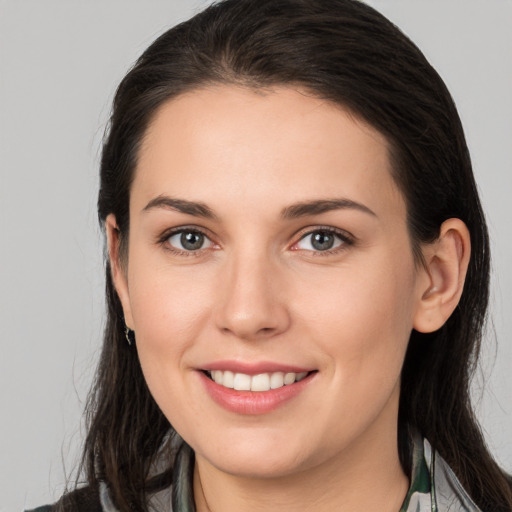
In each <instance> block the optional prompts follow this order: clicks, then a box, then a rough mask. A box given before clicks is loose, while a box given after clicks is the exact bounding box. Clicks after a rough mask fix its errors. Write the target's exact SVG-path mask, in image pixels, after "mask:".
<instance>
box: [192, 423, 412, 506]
mask: <svg viewBox="0 0 512 512" xmlns="http://www.w3.org/2000/svg"><path fill="white" fill-rule="evenodd" d="M390 430H391V432H389V434H388V438H387V439H386V440H384V439H383V438H382V437H381V436H375V435H370V434H371V433H370V432H369V433H368V434H369V435H365V436H363V437H364V439H361V440H360V441H358V442H357V443H355V445H352V446H351V447H350V449H347V450H346V451H344V452H343V453H341V454H338V455H337V456H335V457H332V458H330V459H328V460H324V461H323V462H322V463H320V464H318V465H316V466H313V467H309V468H307V469H304V470H302V471H300V472H294V473H293V474H290V475H284V476H279V477H276V478H252V477H244V476H238V475H232V474H228V473H225V472H223V471H220V470H218V469H217V468H215V467H214V466H213V465H211V464H210V463H209V462H208V461H206V460H205V459H203V458H201V457H200V456H197V454H196V466H195V472H194V496H195V501H196V507H197V512H219V511H222V512H232V511H233V512H234V511H236V512H258V511H264V510H265V511H266V510H279V512H292V511H293V512H297V511H308V510H314V511H315V512H327V511H333V510H337V511H340V512H343V511H350V512H362V511H364V512H371V511H375V512H377V511H378V512H398V511H399V510H400V506H401V505H402V502H403V500H404V497H405V495H406V493H407V490H408V486H409V480H408V478H407V476H406V475H405V474H404V472H403V470H402V467H401V465H400V461H399V457H398V448H397V437H396V428H395V429H390ZM393 431H394V432H393Z"/></svg>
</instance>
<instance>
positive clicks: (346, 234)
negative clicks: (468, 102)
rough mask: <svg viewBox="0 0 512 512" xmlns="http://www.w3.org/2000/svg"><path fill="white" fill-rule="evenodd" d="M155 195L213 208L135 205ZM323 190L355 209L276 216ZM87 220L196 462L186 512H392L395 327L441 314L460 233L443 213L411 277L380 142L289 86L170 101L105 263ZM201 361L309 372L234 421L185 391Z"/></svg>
mask: <svg viewBox="0 0 512 512" xmlns="http://www.w3.org/2000/svg"><path fill="white" fill-rule="evenodd" d="M162 196H168V197H172V198H177V199H180V200H187V201H193V202H196V203H201V204H203V205H206V206H207V207H208V209H209V210H210V211H211V212H212V213H213V215H214V216H213V217H211V218H206V217H204V216H200V215H197V214H193V212H189V213H183V212H180V211H177V210H176V209H173V208H169V207H166V206H162V205H153V207H151V206H150V207H148V204H150V203H151V201H154V200H155V198H159V197H162ZM340 198H342V199H344V200H349V201H352V202H355V203H357V204H359V205H363V207H364V208H359V207H353V206H349V207H344V208H336V209H333V210H330V211H324V212H321V213H318V212H317V213H314V212H309V213H308V214H306V215H303V216H300V217H293V218H290V217H289V216H288V217H286V216H284V217H283V210H285V209H286V208H288V211H290V206H291V205H294V204H298V203H305V202H310V201H317V200H333V199H340ZM365 208H366V209H368V210H370V211H371V212H370V211H364V209H365ZM196 213H197V212H196ZM191 227H193V228H194V229H196V230H200V231H202V232H204V233H205V235H206V236H207V238H205V242H204V245H203V246H202V248H201V249H199V250H196V251H188V252H187V251H186V250H184V248H183V247H182V246H180V237H179V236H173V237H172V238H170V233H169V230H171V229H173V228H188V229H190V228H191ZM326 227H328V228H329V229H334V230H338V231H339V233H340V234H341V235H342V236H343V239H342V238H336V244H335V245H337V247H336V248H335V249H333V250H331V251H319V250H316V249H315V248H314V247H313V246H312V245H311V237H310V233H311V232H314V231H315V230H316V231H317V232H318V230H321V229H325V228H326ZM106 228H107V235H108V238H109V249H110V257H111V263H112V268H113V278H114V283H115V285H116V288H117V291H118V294H119V296H120V299H121V302H122V304H123V309H124V314H125V318H126V322H127V325H128V326H129V327H130V328H132V329H134V331H135V334H136V340H137V341H136V347H137V350H138V355H139V358H140V362H141V365H142V369H143V372H144V375H145V378H146V380H147V383H148V386H149V389H150V390H151V393H152V394H153V396H154V398H155V400H156V401H157V403H158V405H159V406H160V408H161V409H162V411H163V413H164V414H165V415H166V417H167V418H168V419H169V421H170V422H171V423H172V425H173V426H174V427H175V428H176V430H177V431H178V432H179V433H180V434H181V435H182V437H183V438H184V439H185V440H186V441H187V442H188V443H189V444H190V445H191V446H192V447H193V449H194V450H195V453H196V467H195V478H194V493H195V499H196V504H197V507H198V510H199V511H207V510H210V511H212V512H213V511H223V512H226V511H228V512H229V511H231V510H233V511H234V510H237V511H256V510H270V509H273V508H274V509H275V508H276V507H278V509H279V510H280V511H292V510H293V511H297V510H315V511H324V510H325V511H328V510H330V511H332V510H350V511H359V510H361V511H363V510H364V511H371V510H375V511H377V510H378V511H381V512H382V511H387V510H389V511H397V510H399V508H400V505H401V503H402V501H403V499H404V496H405V494H406V491H407V488H408V485H409V483H408V478H407V476H406V475H405V474H404V473H403V471H402V469H401V466H400V463H399V460H398V452H397V443H396V438H397V428H396V424H397V414H398V400H399V394H400V371H401V366H402V363H403V359H404V356H405V351H406V348H407V343H408V339H409V336H410V332H411V330H412V329H413V328H416V329H418V330H420V331H424V332H429V331H432V330H435V329H437V328H439V327H440V326H441V325H442V324H443V323H444V321H445V320H446V319H447V318H448V316H449V315H450V314H451V311H452V310H453V308H455V306H456V304H457V302H458V299H459V297H460V294H461V292H462V286H463V282H464V275H465V271H466V268H467V261H468V259H469V235H468V233H467V229H466V228H465V226H464V224H463V223H462V222H461V221H459V220H457V219H450V220H449V221H446V222H445V223H444V224H443V226H442V228H441V234H440V237H439V240H438V241H437V242H436V243H434V244H431V245H429V246H426V247H424V248H423V253H424V258H425V265H420V264H418V263H417V262H416V261H415V260H414V257H413V253H412V250H411V241H410V238H409V234H408V230H407V224H406V205H405V203H404V199H403V197H402V194H401V193H400V191H399V189H398V188H397V186H396V184H395V182H394V180H393V178H392V177H391V169H390V163H389V157H388V145H387V141H386V140H385V138H384V137H383V136H382V135H381V134H380V133H379V132H377V131H376V130H375V129H373V128H372V127H370V126H368V125H367V124H365V123H363V122H362V121H360V120H359V119H357V118H355V117H354V116H352V115H350V114H349V113H347V112H346V111H344V110H343V109H342V108H341V107H339V106H337V105H334V104H332V103H329V102H326V101H323V100H320V99H318V98H314V97H312V96H311V95H308V94H306V93H305V92H304V91H299V90H294V89H292V88H288V87H281V88H276V89H273V90H272V91H266V92H262V91H254V90H249V89H245V88H241V87H235V86H217V87H209V88H204V89H199V90H195V91H193V92H189V93H186V94H183V95H181V96H179V97H177V98H175V99H172V100H170V101H169V102H168V103H166V104H165V105H163V106H162V107H161V108H160V109H159V110H158V111H157V113H156V116H155V118H154V119H153V122H152V123H151V125H150V127H149V128H148V131H147V133H146V136H145V139H144V143H143V145H142V148H141V151H140V154H139V161H138V166H137V170H136V174H135V179H134V182H133V185H132V191H131V198H130V235H129V240H128V250H127V254H126V255H125V257H124V258H121V257H120V255H119V238H118V232H117V230H116V222H115V218H114V217H113V216H112V215H111V216H109V218H108V219H107V225H106ZM219 360H232V361H241V362H258V361H272V362H277V363H281V364H289V365H296V366H300V367H306V368H309V369H314V370H316V373H315V375H314V378H313V379H311V380H310V382H309V383H308V384H307V386H305V388H304V389H303V391H302V392H301V393H300V394H299V395H297V396H296V397H294V398H293V399H292V400H290V401H288V402H286V403H285V404H283V405H281V406H280V407H278V408H277V409H276V410H273V411H271V412H268V413H265V414H260V415H247V414H237V413H234V412H230V411H227V410H225V409H224V408H222V407H220V406H219V405H218V404H217V403H215V402H214V401H213V400H212V399H211V397H210V396H209V395H208V393H206V392H205V389H204V386H203V385H202V383H201V382H200V381H201V378H200V375H199V372H198V370H199V369H201V368H205V367H206V366H207V364H208V363H211V362H213V361H219ZM369 489H371V492H368V490H369Z"/></svg>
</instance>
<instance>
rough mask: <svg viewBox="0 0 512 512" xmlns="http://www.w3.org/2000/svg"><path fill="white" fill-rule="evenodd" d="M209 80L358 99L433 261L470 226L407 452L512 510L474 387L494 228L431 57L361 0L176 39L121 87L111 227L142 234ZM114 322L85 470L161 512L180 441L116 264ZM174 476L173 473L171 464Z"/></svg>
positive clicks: (124, 502)
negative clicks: (446, 237)
mask: <svg viewBox="0 0 512 512" xmlns="http://www.w3.org/2000/svg"><path fill="white" fill-rule="evenodd" d="M208 84H238V85H242V86H247V87H252V88H267V87H272V86H274V85H283V84H285V85H286V84H289V85H291V86H299V87H301V88H303V89H306V90H308V91H310V92H311V93H312V94H314V95H316V96H319V97H322V98H325V99H328V100H331V101H333V102H335V103H337V104H340V105H343V106H344V107H345V108H347V109H349V110H350V111H351V112H352V113H353V114H354V115H356V116H358V117H360V118H362V119H364V120H365V121H367V122H368V123H370V124H371V125H372V126H374V127H375V128H376V129H377V130H379V131H380V132H381V133H382V134H384V135H385V136H386V138H387V140H388V142H389V145H390V148H391V157H392V168H393V172H394V178H395V180H396V182H397V183H398V185H399V187H400V189H401V191H402V193H403V195H404V197H405V199H406V203H407V211H408V226H409V230H410V235H411V240H412V243H413V248H414V249H415V252H416V256H417V257H419V251H418V247H419V245H420V243H422V242H429V241H433V240H435V239H436V238H437V236H438V234H439V228H440V226H441V223H442V222H443V221H444V220H446V219H448V218H451V217H457V218H459V219H462V220H463V221H464V222H465V223H466V225H467V227H468V229H469V231H470V234H471V243H472V256H471V261H470V264H469V270H468V274H467V279H466V283H465V287H464V292H463V294H462V298H461V300H460V303H459V306H458V307H457V309H456V310H455V312H454V313H453V315H452V316H451V317H450V319H449V320H448V321H447V322H446V324H445V325H444V326H443V327H442V328H441V329H440V330H438V331H436V332H434V333H432V334H428V335H425V334H419V333H417V332H414V331H413V332H412V334H411V338H410V343H409V348H408V352H407V355H406V358H405V362H404V366H403V372H402V386H401V396H400V410H399V440H398V444H399V451H400V457H401V462H402V465H403V467H404V469H405V470H406V471H409V470H410V458H409V452H408V438H409V433H410V432H411V431H416V430H417V431H419V432H420V433H421V434H422V435H424V436H425V437H427V438H428V439H429V440H430V442H431V443H432V445H433V446H434V447H435V448H436V449H437V450H438V451H439V452H440V453H441V455H442V456H443V457H444V458H445V459H446V460H447V461H448V463H449V464H450V466H451V467H452V468H453V470H454V472H455V473H456V475H457V476H458V478H459V479H460V481H461V482H462V484H463V485H464V486H465V487H466V489H467V490H468V492H469V493H470V495H471V496H472V498H473V499H474V500H475V502H476V503H477V504H478V505H479V506H480V507H481V508H482V509H486V510H492V511H493V512H498V511H501V510H503V511H505V510H507V511H509V510H511V508H512V492H511V489H510V482H509V481H508V479H507V477H506V475H504V473H503V472H502V471H501V470H500V468H499V467H498V466H497V465H496V463H495V461H494V460H493V459H492V457H491V456H490V454H489V452H488V450H487V448H486V446H485V443H484V440H483V437H482V434H481V432H480V429H479V427H478V425H477V422H476V420H475V417H474V414H473V410H472V407H471V402H470V394H469V382H470V378H471V375H472V372H473V371H474V368H475V364H476V361H477V357H478V353H479V348H480V342H481V337H482V331H483V326H484V321H485V317H486V309H487V302H488V283H489V246H488V236H487V230H486V224H485V220H484V216H483V213H482V209H481V205H480V201H479V198H478V193H477V189H476V185H475V182H474V178H473V174H472V169H471V162H470V157H469V153H468V150H467V147H466V142H465V139H464V134H463V130H462V127H461V123H460V119H459V116H458V114H457V111H456V108H455V105H454V103H453V101H452V99H451V97H450V94H449V92H448V91H447V89H446V87H445V85H444V83H443V81H442V80H441V78H440V77H439V75H438V74H437V73H436V71H435V70H434V69H433V68H432V67H431V66H430V64H429V63H428V62H427V60H426V59H425V58H424V56H423V55H422V53H421V52H420V50H418V48H417V47H416V46H415V45H414V44H413V43H412V42H411V41H410V40H409V39H408V38H407V37H406V36H405V35H404V34H403V33H402V32H401V31H400V30H399V29H397V27H395V26H394V25H393V24H392V23H391V22H389V21H388V20H387V19H386V18H384V17H383V16H382V15H380V14H379V13H378V12H376V11H375V10H374V9H372V8H371V7H369V6H367V5H365V4H364V3H362V2H359V1H357V0H225V1H223V2H219V3H215V4H213V5H211V6H210V7H208V8H207V9H205V10H204V11H203V12H201V13H199V14H198V15H196V16H194V17H193V18H192V19H190V20H189V21H187V22H185V23H182V24H180V25H178V26H176V27H174V28H172V29H171V30H169V31H168V32H166V33H164V34H163V35H162V36H160V37H159V38H158V39H157V40H156V41H155V42H154V43H153V44H152V45H151V46H150V47H149V48H148V49H147V50H146V51H145V52H144V54H143V55H142V56H141V57H140V58H139V60H138V61H137V62H136V64H135V65H134V67H133V68H132V69H131V70H130V71H129V72H128V74H127V75H126V77H125V78H124V79H123V81H122V82H121V84H120V86H119V88H118V90H117V93H116V96H115V100H114V105H113V112H112V116H111V120H110V125H109V129H108V133H107V136H106V138H105V141H104V147H103V154H102V160H101V184H100V192H99V199H98V213H99V220H100V223H101V224H102V225H103V224H104V221H105V219H106V217H107V215H109V214H110V213H113V214H114V215H115V217H116V220H117V224H118V227H119V230H120V236H121V240H124V241H126V239H127V237H128V236H129V216H128V204H129V195H130V186H131V183H132V180H133V175H134V172H135V170H136V167H137V154H138V150H139V146H140V143H141V140H142V138H143V136H144V133H145V130H146V127H147V126H148V123H149V122H150V120H151V119H152V117H153V116H154V115H155V112H156V110H157V109H158V108H159V107H160V106H161V105H162V104H163V103H164V102H166V101H168V100H169V99H170V98H173V97H176V96H177V95H179V94H180V93H183V92H185V91H190V90H193V89H194V88H198V87H202V86H206V85H208ZM106 288H107V291H106V293H107V307H108V316H107V325H106V329H105V338H104V345H103V352H102V355H101V360H100V364H99V368H98V374H97V377H96V380H95V384H94V388H93V390H92V392H91V395H90V399H89V403H88V408H87V420H88V434H87V438H86V443H85V450H84V459H83V467H84V469H85V472H86V476H87V480H88V482H89V485H91V486H92V487H96V486H97V484H98V481H99V480H106V481H107V482H108V484H109V487H110V490H111V492H112V497H113V499H114V501H115V503H116V505H117V506H118V507H119V509H120V510H123V511H124V510H141V511H146V510H147V492H148V475H149V472H150V468H151V466H152V464H153V463H154V462H155V460H156V458H158V457H159V456H160V455H161V452H162V450H164V451H165V450H167V446H168V444H169V439H170V438H172V436H173V435H175V433H174V431H173V429H172V426H171V425H170V424H169V423H168V421H167V420H166V418H165V417H164V415H163V414H162V412H161V411H160V410H159V408H158V406H157V405H156V403H155V402H154V400H153V398H152V396H151V394H150V393H149V390H148V388H147V386H146V383H145V381H144V377H143V374H142V371H141V368H140V365H139V361H138V358H137V354H136V351H135V350H134V349H133V347H132V348H131V347H130V346H128V344H127V343H126V340H125V334H124V322H123V312H122V308H121V304H120V301H119V299H118V297H117V294H116V292H115V290H114V288H113V285H112V280H111V273H110V268H109V264H108V261H107V263H106ZM167 460H168V464H167V468H166V469H165V468H164V474H165V475H167V476H168V475H169V474H170V473H171V472H172V465H173V458H172V455H171V454H169V456H168V458H167Z"/></svg>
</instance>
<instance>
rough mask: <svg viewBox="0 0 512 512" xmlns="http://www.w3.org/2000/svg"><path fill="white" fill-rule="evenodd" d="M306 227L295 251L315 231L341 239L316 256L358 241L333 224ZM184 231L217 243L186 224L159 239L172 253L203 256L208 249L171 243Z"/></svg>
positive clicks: (314, 253)
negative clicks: (338, 242)
mask: <svg viewBox="0 0 512 512" xmlns="http://www.w3.org/2000/svg"><path fill="white" fill-rule="evenodd" d="M306 229H307V230H306ZM306 229H304V230H302V234H301V235H300V238H299V239H298V240H297V241H296V242H294V243H293V245H292V248H291V250H293V251H299V250H301V249H293V247H294V246H296V245H297V244H298V243H300V242H301V241H302V240H304V239H305V238H307V237H308V236H311V235H314V234H315V233H324V234H329V235H334V236H335V237H336V238H338V240H340V241H341V244H340V245H338V246H337V247H334V248H333V249H327V250H325V251H320V250H317V251H314V250H312V251H310V252H311V254H312V255H314V256H315V257H316V256H329V255H332V254H337V253H339V252H342V251H344V250H346V249H347V248H348V247H350V246H352V245H354V243H355V242H356V240H355V237H353V236H352V235H350V234H349V233H348V232H346V231H343V230H341V229H336V228H333V227H331V226H315V227H314V228H313V229H311V228H306ZM183 233H193V234H198V235H201V236H203V237H205V239H206V240H209V241H210V243H211V244H212V245H214V246H215V245H216V244H215V242H213V241H212V240H211V238H210V237H209V236H208V235H207V234H206V233H205V232H204V231H203V230H202V229H198V228H196V227H186V226H184V227H180V228H173V229H171V230H169V231H166V232H165V233H164V234H163V235H162V236H161V237H160V238H159V239H158V243H159V244H160V245H162V246H163V247H164V248H165V249H166V250H167V251H170V252H171V253H173V254H175V255H177V256H185V257H194V256H195V257H197V256H201V255H202V254H203V251H204V250H207V249H197V250H189V251H187V250H182V249H177V248H176V247H173V246H172V245H171V244H170V243H169V239H170V238H171V237H172V236H175V235H179V234H183Z"/></svg>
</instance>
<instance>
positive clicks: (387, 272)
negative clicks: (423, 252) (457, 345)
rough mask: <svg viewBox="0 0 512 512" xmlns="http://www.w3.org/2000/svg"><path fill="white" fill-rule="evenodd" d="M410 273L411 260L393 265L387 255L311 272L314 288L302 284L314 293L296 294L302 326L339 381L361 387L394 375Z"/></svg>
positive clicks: (409, 303) (404, 337) (408, 326)
mask: <svg viewBox="0 0 512 512" xmlns="http://www.w3.org/2000/svg"><path fill="white" fill-rule="evenodd" d="M361 263H362V262H361ZM414 276H415V269H414V264H413V262H412V259H406V258H403V260H402V261H400V262H396V263H394V262H393V259H392V258H391V256H390V257H386V258H381V261H380V262H376V261H372V262H368V263H367V264H361V265H359V266H357V267H356V266H353V267H351V268H347V269H336V271H333V272H330V274H329V276H328V278H325V279H322V278H319V276H316V277H317V279H316V287H315V286H313V283H312V282H311V283H309V284H306V288H309V290H311V289H316V290H317V293H314V294H313V293H311V292H309V293H301V294H297V295H298V296H300V297H302V301H301V304H300V306H299V307H298V309H300V310H301V311H302V312H303V315H302V318H301V322H302V324H303V326H304V329H305V330H309V332H310V336H311V337H314V339H316V340H317V343H318V344H320V345H321V346H323V350H324V352H325V353H327V354H329V355H330V357H331V358H332V360H333V362H334V363H335V364H332V365H331V367H332V368H335V369H336V370H335V371H338V373H339V375H338V377H339V378H340V379H343V380H344V381H345V380H350V381H351V383H352V384H353V383H354V382H360V383H361V385H363V386H364V385H365V383H368V385H369V384H370V382H375V379H377V380H378V379H382V380H388V381H389V382H390V383H391V380H393V381H395V380H396V379H397V378H398V376H399V373H400V369H401V365H402V362H403V357H404V354H405V350H406V348H407V343H408V340H409V336H410V333H411V330H412V322H413V311H414V290H415V277H414ZM361 376H365V378H364V379H362V377H361ZM352 384H351V385H352Z"/></svg>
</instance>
